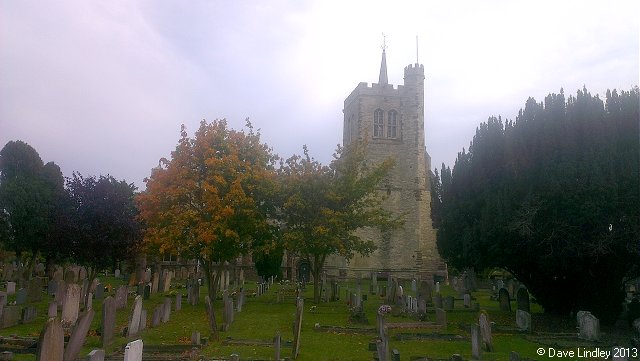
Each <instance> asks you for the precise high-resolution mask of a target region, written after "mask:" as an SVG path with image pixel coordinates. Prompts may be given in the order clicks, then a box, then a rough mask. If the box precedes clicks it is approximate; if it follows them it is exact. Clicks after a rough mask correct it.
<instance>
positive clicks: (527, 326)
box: [516, 310, 531, 331]
mask: <svg viewBox="0 0 640 361" xmlns="http://www.w3.org/2000/svg"><path fill="white" fill-rule="evenodd" d="M516 326H518V329H520V331H531V314H530V313H529V312H527V311H523V310H516Z"/></svg>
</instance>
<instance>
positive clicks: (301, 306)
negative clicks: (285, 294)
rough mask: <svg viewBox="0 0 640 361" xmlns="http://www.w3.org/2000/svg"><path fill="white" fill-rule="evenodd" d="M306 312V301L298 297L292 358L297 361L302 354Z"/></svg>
mask: <svg viewBox="0 0 640 361" xmlns="http://www.w3.org/2000/svg"><path fill="white" fill-rule="evenodd" d="M303 311H304V299H303V298H301V297H298V300H297V302H296V320H295V323H294V324H293V325H294V327H293V344H292V346H291V347H292V354H291V357H292V358H293V359H294V360H295V359H296V358H298V354H299V353H300V331H302V312H303Z"/></svg>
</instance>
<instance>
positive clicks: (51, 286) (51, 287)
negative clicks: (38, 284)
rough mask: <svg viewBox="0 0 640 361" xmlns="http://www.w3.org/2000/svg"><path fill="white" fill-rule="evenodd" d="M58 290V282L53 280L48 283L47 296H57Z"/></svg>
mask: <svg viewBox="0 0 640 361" xmlns="http://www.w3.org/2000/svg"><path fill="white" fill-rule="evenodd" d="M57 289H58V281H56V280H54V279H51V280H49V282H47V294H48V295H50V296H53V295H55V294H56V290H57Z"/></svg>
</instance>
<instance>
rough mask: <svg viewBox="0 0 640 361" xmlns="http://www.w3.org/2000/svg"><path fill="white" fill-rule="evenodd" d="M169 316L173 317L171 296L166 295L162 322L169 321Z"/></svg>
mask: <svg viewBox="0 0 640 361" xmlns="http://www.w3.org/2000/svg"><path fill="white" fill-rule="evenodd" d="M169 318H171V298H169V297H165V298H164V304H163V308H162V323H167V322H169Z"/></svg>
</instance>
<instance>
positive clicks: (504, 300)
mask: <svg viewBox="0 0 640 361" xmlns="http://www.w3.org/2000/svg"><path fill="white" fill-rule="evenodd" d="M498 301H499V302H500V311H511V298H510V297H509V291H507V289H506V288H501V289H500V290H499V291H498Z"/></svg>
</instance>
